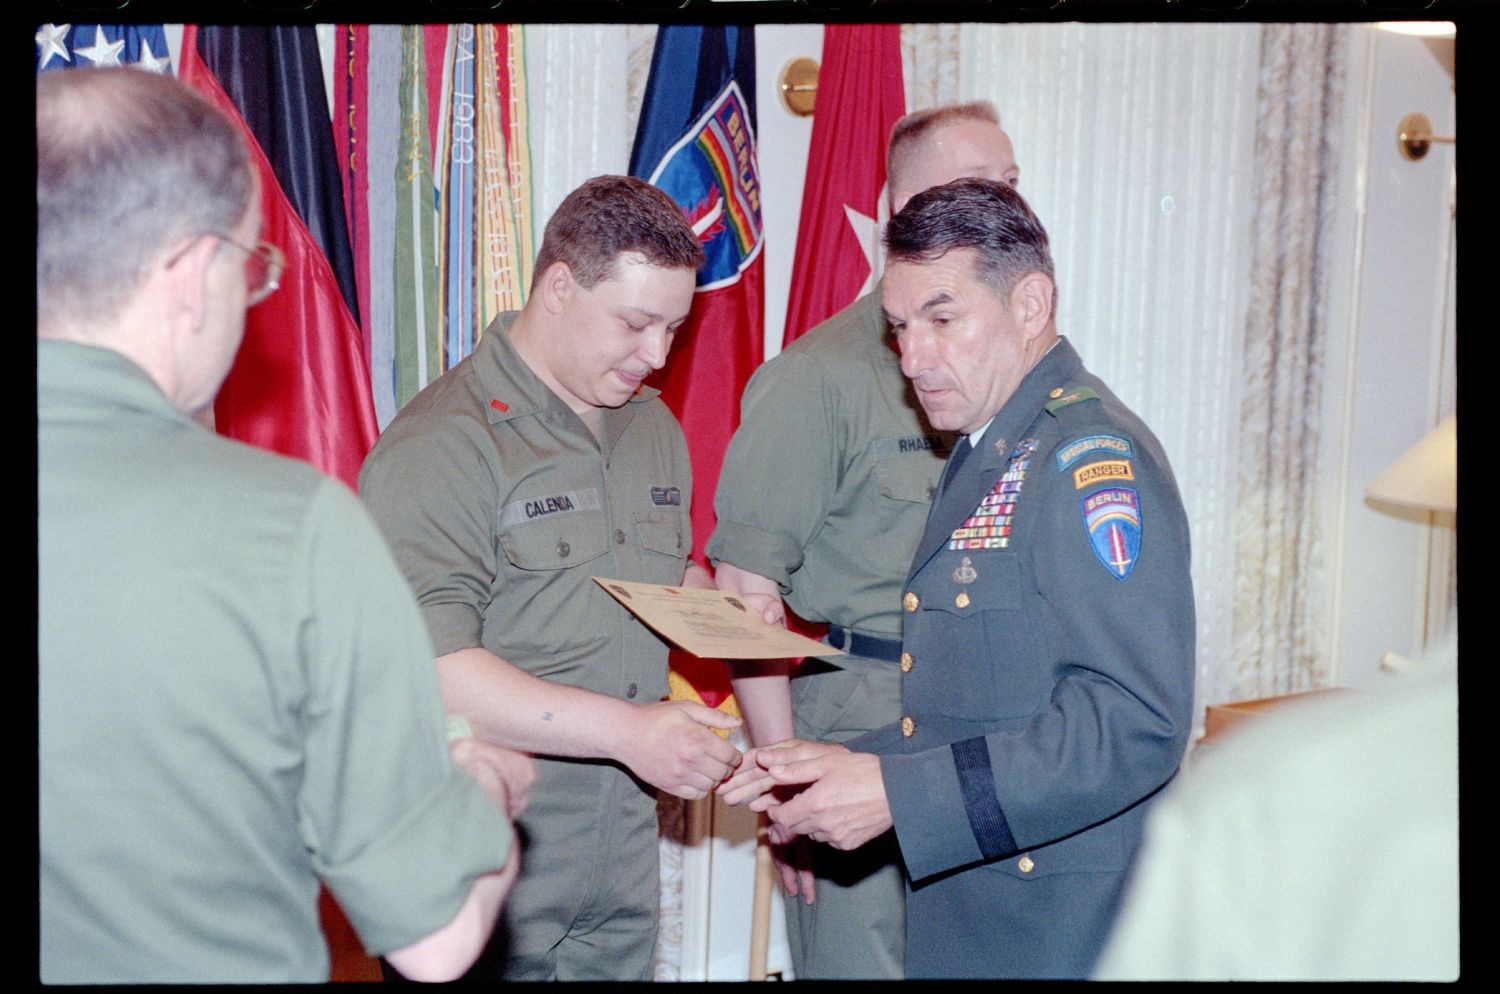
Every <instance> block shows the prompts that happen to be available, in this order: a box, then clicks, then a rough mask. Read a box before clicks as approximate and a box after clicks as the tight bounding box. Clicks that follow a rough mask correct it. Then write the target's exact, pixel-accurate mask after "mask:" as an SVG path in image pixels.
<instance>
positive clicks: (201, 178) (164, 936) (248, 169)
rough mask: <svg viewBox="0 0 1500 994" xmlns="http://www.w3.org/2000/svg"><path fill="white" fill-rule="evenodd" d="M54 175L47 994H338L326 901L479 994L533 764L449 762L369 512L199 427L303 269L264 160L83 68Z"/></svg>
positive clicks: (48, 341)
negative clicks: (146, 993)
mask: <svg viewBox="0 0 1500 994" xmlns="http://www.w3.org/2000/svg"><path fill="white" fill-rule="evenodd" d="M36 157H37V214H36V217H37V270H36V272H37V282H36V288H37V304H38V307H37V370H36V372H37V457H38V458H37V469H38V474H37V510H38V516H37V539H38V541H37V555H38V564H37V565H38V569H37V608H38V612H37V685H38V687H37V689H38V695H37V720H38V756H37V758H38V774H39V783H38V828H39V833H40V838H39V843H40V846H39V849H40V866H39V883H40V899H41V900H40V908H39V917H38V923H39V925H40V939H41V942H40V953H41V955H40V974H41V979H42V980H43V981H44V982H46V983H60V984H97V983H110V984H139V983H220V984H223V983H267V984H269V983H318V982H324V981H327V980H328V973H329V962H328V947H327V944H326V943H325V942H324V939H323V935H322V933H321V931H320V930H319V927H318V884H319V881H322V882H323V883H324V884H326V885H327V887H328V888H329V890H330V891H332V893H333V894H334V896H335V897H336V898H337V899H338V902H339V905H340V906H341V907H342V908H343V910H344V911H345V912H346V913H347V914H348V916H349V918H350V921H351V922H352V923H353V924H354V926H355V928H356V930H357V931H358V932H359V935H360V938H361V940H362V941H363V943H364V945H365V947H366V948H367V949H369V950H370V951H371V952H374V953H379V954H384V955H385V956H386V957H387V958H388V959H389V961H390V962H391V963H393V964H394V965H396V966H397V967H398V968H399V969H400V970H401V971H402V972H403V973H405V974H407V975H408V976H411V977H413V978H416V979H424V980H444V979H451V978H453V977H455V976H457V975H458V974H460V973H462V972H463V971H464V969H465V968H466V967H467V966H468V965H469V964H470V963H472V962H473V961H474V958H475V957H476V956H477V955H479V952H480V950H481V949H482V947H483V945H484V940H485V937H486V936H487V935H488V934H489V931H490V929H491V927H492V926H493V923H494V920H495V915H496V910H497V908H498V906H499V903H500V901H501V899H502V898H503V897H504V895H505V892H506V890H507V888H509V886H510V884H511V881H512V880H514V878H515V871H516V865H517V853H516V849H517V847H516V846H515V844H514V840H513V833H512V832H511V828H510V824H509V822H508V821H507V819H506V817H505V814H504V809H505V808H507V807H508V808H509V810H510V812H511V813H512V814H514V813H517V812H518V811H519V810H520V809H521V808H522V807H523V806H524V805H525V798H524V794H525V791H526V789H527V786H528V784H529V778H530V766H531V761H530V759H528V758H527V757H525V756H521V755H519V754H515V753H510V752H509V750H504V749H501V748H499V747H497V746H494V745H491V744H488V743H484V742H482V741H478V740H475V739H472V738H462V739H459V740H457V741H455V742H454V743H453V744H452V745H451V746H448V747H446V748H445V744H444V735H443V715H442V711H441V710H440V703H439V700H440V698H439V691H438V686H437V680H436V679H435V678H434V675H433V672H432V669H431V663H430V659H431V653H432V647H431V643H429V642H428V640H427V633H426V632H425V631H424V629H423V626H422V620H421V618H420V617H419V616H418V614H417V609H416V605H415V604H414V603H413V602H412V597H411V592H410V591H409V590H408V589H407V587H406V584H405V583H403V582H402V580H401V576H400V575H399V574H398V573H397V571H396V566H395V564H394V563H393V562H392V561H391V556H390V553H389V552H388V551H387V549H386V548H385V545H384V543H383V542H382V541H381V540H380V536H379V534H378V533H377V532H376V530H375V527H374V526H373V525H372V524H371V523H370V520H369V518H368V516H367V515H366V514H365V513H364V511H363V509H362V508H361V507H360V505H359V502H358V501H357V500H355V498H354V495H353V494H351V493H349V491H348V488H346V487H345V486H344V485H343V484H341V483H339V482H338V481H336V480H330V479H329V478H328V477H326V476H324V475H322V474H321V473H319V472H317V471H316V470H314V469H313V468H312V467H311V466H308V465H307V464H306V463H304V462H301V461H298V460H293V459H284V458H282V457H280V456H277V455H273V454H272V453H269V452H264V451H262V450H260V449H255V448H251V447H250V446H247V445H243V444H241V443H239V442H235V441H231V440H230V439H227V438H224V437H222V436H219V435H216V434H214V433H213V432H211V431H207V430H205V429H204V427H203V426H202V425H201V424H199V423H198V422H197V421H196V420H195V418H196V417H197V416H198V415H199V414H200V413H201V412H202V411H204V410H205V409H206V408H207V406H208V405H209V404H211V403H212V402H213V399H214V396H215V394H216V393H217V392H218V389H219V385H220V384H221V383H222V382H223V380H224V376H225V375H226V374H227V373H228V372H229V368H230V364H231V363H232V362H233V360H234V356H235V353H236V351H237V350H238V348H239V344H240V339H241V337H242V336H243V333H244V326H245V308H246V307H247V306H250V305H253V304H255V303H256V302H257V301H259V300H260V299H261V298H263V297H265V296H266V295H267V294H269V293H270V292H271V291H273V290H275V289H276V288H277V282H278V279H279V277H280V273H281V262H280V259H281V256H280V252H279V250H278V249H276V248H275V247H273V246H271V245H268V244H267V243H265V242H261V241H259V240H258V239H259V238H260V232H261V212H260V194H259V191H258V187H257V181H256V174H255V171H254V168H253V166H252V163H251V161H250V156H249V152H248V149H247V148H246V147H245V143H244V140H243V139H242V138H241V136H240V133H239V131H238V129H237V128H236V126H235V125H234V123H233V122H231V121H230V120H229V119H228V118H226V117H225V116H224V115H223V114H221V113H219V112H218V111H217V110H216V109H215V108H214V107H213V106H211V105H210V104H209V103H208V102H207V101H205V100H204V99H203V98H201V97H200V96H198V95H197V94H196V93H194V92H193V91H192V90H191V89H189V88H188V87H187V86H184V85H183V84H181V83H179V82H177V81H176V80H174V79H172V78H170V77H166V76H158V75H156V74H155V73H149V72H142V71H140V70H138V69H133V68H131V69H119V68H116V69H105V68H95V69H63V70H55V71H49V72H45V73H42V74H41V75H39V76H38V77H37V81H36ZM450 753H451V759H450ZM453 760H457V761H458V764H459V765H460V766H462V768H463V771H462V772H461V771H460V770H459V769H456V768H455V766H454V762H453ZM465 773H468V774H472V779H471V777H470V776H468V775H465ZM475 780H478V781H479V784H483V785H484V786H485V787H486V788H488V790H489V793H488V794H486V792H485V791H484V790H481V789H480V786H479V785H477V784H476V783H475V782H474V781H475ZM496 802H499V804H500V806H501V807H500V808H499V809H497V806H496Z"/></svg>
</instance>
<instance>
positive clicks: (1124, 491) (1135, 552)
mask: <svg viewBox="0 0 1500 994" xmlns="http://www.w3.org/2000/svg"><path fill="white" fill-rule="evenodd" d="M1080 503H1081V505H1082V509H1083V526H1084V529H1085V530H1086V531H1087V532H1088V536H1089V543H1090V545H1092V546H1093V549H1094V555H1095V556H1097V557H1098V558H1099V561H1100V562H1101V563H1103V564H1104V568H1105V569H1107V570H1109V573H1110V575H1111V576H1113V577H1114V578H1115V579H1116V580H1123V579H1125V578H1126V577H1127V576H1129V575H1130V571H1131V570H1133V569H1135V561H1136V559H1137V557H1139V556H1140V552H1141V502H1140V495H1139V494H1137V493H1136V491H1134V490H1132V489H1129V488H1128V487H1111V488H1110V489H1108V490H1100V491H1097V492H1095V493H1092V494H1089V495H1088V496H1087V497H1085V498H1083V500H1082V501H1081V502H1080Z"/></svg>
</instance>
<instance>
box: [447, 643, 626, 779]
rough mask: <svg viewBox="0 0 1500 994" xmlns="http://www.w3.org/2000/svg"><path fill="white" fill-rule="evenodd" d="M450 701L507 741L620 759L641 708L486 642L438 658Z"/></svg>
mask: <svg viewBox="0 0 1500 994" xmlns="http://www.w3.org/2000/svg"><path fill="white" fill-rule="evenodd" d="M437 669H438V683H439V684H440V685H441V687H442V690H443V707H444V708H445V710H447V711H448V712H449V713H450V714H460V715H463V716H464V717H465V718H466V719H468V722H469V724H470V726H471V727H472V728H473V729H474V731H475V732H476V733H477V734H479V735H481V736H483V737H484V738H486V739H488V740H490V741H491V742H494V743H497V744H499V745H503V746H508V747H510V748H512V749H520V750H522V751H524V752H530V753H536V754H538V755H544V756H566V757H570V758H574V759H619V758H621V757H620V749H619V745H620V739H621V738H622V737H623V736H626V735H628V734H630V732H629V730H630V729H631V728H632V727H633V726H634V723H635V721H636V719H637V717H638V711H639V710H640V709H639V708H637V707H636V706H635V705H632V704H627V703H626V702H624V701H620V700H616V699H614V698H612V697H606V696H604V695H603V694H596V693H594V692H593V691H589V690H583V689H581V688H578V687H567V686H564V685H562V684H557V683H552V682H551V681H549V680H543V679H541V678H539V677H534V676H532V675H531V674H529V673H527V672H525V671H524V670H522V669H520V668H519V667H517V666H515V665H513V664H511V663H509V662H506V661H505V660H504V659H501V658H500V657H499V656H497V655H495V654H494V653H493V652H490V651H489V650H488V649H483V648H478V647H475V648H470V649H459V650H457V651H456V652H450V653H448V654H447V655H445V656H439V657H438V659H437Z"/></svg>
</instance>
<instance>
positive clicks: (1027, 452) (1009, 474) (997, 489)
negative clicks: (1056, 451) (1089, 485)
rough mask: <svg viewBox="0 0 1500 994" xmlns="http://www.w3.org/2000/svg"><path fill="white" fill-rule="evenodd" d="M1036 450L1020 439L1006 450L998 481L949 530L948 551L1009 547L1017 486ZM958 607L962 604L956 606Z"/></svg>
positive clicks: (999, 445) (998, 447) (1030, 442)
mask: <svg viewBox="0 0 1500 994" xmlns="http://www.w3.org/2000/svg"><path fill="white" fill-rule="evenodd" d="M1004 447H1005V440H1004V439H998V440H996V442H995V451H996V452H1002V451H1004ZM1036 449H1037V440H1036V439H1034V438H1023V439H1022V440H1021V441H1019V442H1017V443H1016V447H1015V448H1014V449H1012V450H1011V451H1010V456H1009V458H1008V460H1007V461H1006V463H1005V471H1004V472H1003V473H1001V474H1000V479H998V480H996V481H995V485H994V486H993V487H991V488H990V492H989V493H988V494H985V496H984V499H983V500H981V501H980V502H979V506H978V507H976V508H975V509H974V510H973V512H972V513H971V514H970V515H969V516H968V517H967V518H965V519H964V523H963V524H961V525H959V526H958V527H957V528H955V529H953V532H952V534H950V535H949V536H948V551H950V552H955V551H961V550H970V549H1003V548H1005V547H1006V546H1008V545H1009V544H1010V524H1011V518H1012V516H1013V515H1014V514H1015V509H1016V503H1017V502H1018V501H1019V500H1020V499H1021V487H1022V485H1023V484H1024V483H1025V482H1026V469H1027V467H1028V466H1029V465H1030V464H1031V455H1032V453H1034V452H1035V451H1036ZM959 606H960V607H962V606H963V605H959Z"/></svg>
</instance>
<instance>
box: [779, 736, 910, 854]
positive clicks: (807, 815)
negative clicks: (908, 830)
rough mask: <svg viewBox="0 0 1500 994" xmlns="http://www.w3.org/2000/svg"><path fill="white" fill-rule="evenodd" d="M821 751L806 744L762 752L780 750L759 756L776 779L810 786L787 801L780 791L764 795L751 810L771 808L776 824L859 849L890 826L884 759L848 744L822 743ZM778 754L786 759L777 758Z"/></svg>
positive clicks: (832, 843) (816, 840) (784, 783)
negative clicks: (849, 747) (778, 794)
mask: <svg viewBox="0 0 1500 994" xmlns="http://www.w3.org/2000/svg"><path fill="white" fill-rule="evenodd" d="M819 749H820V750H821V751H820V752H818V753H816V754H812V750H810V749H808V748H806V747H805V746H797V747H793V748H790V749H771V750H763V752H771V753H777V754H778V755H777V756H773V757H767V756H765V755H761V756H758V757H757V762H761V763H767V762H769V767H768V769H769V772H770V774H771V777H772V779H774V780H775V781H776V782H777V783H778V784H783V785H792V784H808V785H809V786H808V787H806V789H804V790H802V791H801V792H800V793H798V794H797V796H795V797H793V798H790V799H789V800H786V801H782V802H777V801H776V800H775V797H776V795H775V794H768V795H764V796H762V797H760V798H758V799H757V800H756V801H755V802H754V803H752V804H751V805H750V808H751V810H759V811H767V813H768V814H769V816H770V818H771V820H772V821H773V822H775V823H776V824H777V825H780V826H782V827H783V828H787V829H790V830H791V831H793V832H796V833H797V834H799V835H806V836H807V837H808V838H810V839H812V840H813V841H814V842H826V843H828V844H829V845H831V846H833V847H834V848H835V849H845V850H848V849H857V848H859V847H860V846H862V845H864V844H865V843H866V842H869V841H870V840H871V839H873V838H875V836H877V835H879V834H880V833H881V832H884V831H885V830H886V829H888V828H890V827H891V808H890V802H889V801H888V800H887V799H886V796H885V781H884V780H883V779H882V778H881V776H880V759H879V757H877V756H875V755H873V754H872V753H867V752H850V751H848V750H847V749H845V748H844V747H843V746H827V745H819ZM793 757H796V758H793ZM778 758H779V759H783V760H785V762H784V763H778V762H776V760H777V759H778Z"/></svg>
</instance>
